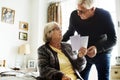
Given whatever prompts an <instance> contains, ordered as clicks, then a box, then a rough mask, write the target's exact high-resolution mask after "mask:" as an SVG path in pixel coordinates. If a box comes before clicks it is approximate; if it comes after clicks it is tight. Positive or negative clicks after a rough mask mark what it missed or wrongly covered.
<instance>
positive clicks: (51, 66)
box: [38, 43, 86, 80]
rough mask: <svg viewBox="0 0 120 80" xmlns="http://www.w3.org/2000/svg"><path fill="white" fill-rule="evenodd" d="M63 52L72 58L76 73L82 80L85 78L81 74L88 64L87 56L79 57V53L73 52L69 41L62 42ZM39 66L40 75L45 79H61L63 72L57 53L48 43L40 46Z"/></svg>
mask: <svg viewBox="0 0 120 80" xmlns="http://www.w3.org/2000/svg"><path fill="white" fill-rule="evenodd" d="M61 46H62V52H63V53H64V54H65V56H66V57H68V59H69V60H70V62H71V64H72V66H73V70H74V71H75V74H76V75H77V77H78V78H79V79H80V80H83V79H82V78H81V76H80V74H79V73H80V72H81V71H82V70H83V69H84V68H85V66H86V59H85V57H82V58H79V57H78V56H77V53H75V52H72V48H71V45H70V44H68V43H61ZM38 67H39V71H40V76H41V77H42V78H44V80H61V79H62V76H63V73H62V72H60V66H59V61H58V57H57V53H56V52H55V51H53V50H52V49H51V48H50V46H49V45H48V43H46V44H45V45H42V46H41V47H39V48H38Z"/></svg>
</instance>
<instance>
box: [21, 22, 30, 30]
mask: <svg viewBox="0 0 120 80" xmlns="http://www.w3.org/2000/svg"><path fill="white" fill-rule="evenodd" d="M19 29H21V30H25V31H28V23H27V22H22V21H20V22H19Z"/></svg>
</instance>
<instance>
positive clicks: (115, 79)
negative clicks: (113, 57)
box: [110, 65, 120, 80]
mask: <svg viewBox="0 0 120 80" xmlns="http://www.w3.org/2000/svg"><path fill="white" fill-rule="evenodd" d="M110 74H111V80H120V66H116V65H114V66H111V73H110Z"/></svg>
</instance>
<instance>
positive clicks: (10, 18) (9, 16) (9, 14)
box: [1, 7, 15, 24]
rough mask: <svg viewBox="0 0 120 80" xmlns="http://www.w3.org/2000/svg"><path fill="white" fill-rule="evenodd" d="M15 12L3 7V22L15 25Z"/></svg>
mask: <svg viewBox="0 0 120 80" xmlns="http://www.w3.org/2000/svg"><path fill="white" fill-rule="evenodd" d="M14 17H15V10H13V9H10V8H6V7H2V14H1V21H2V22H5V23H10V24H14Z"/></svg>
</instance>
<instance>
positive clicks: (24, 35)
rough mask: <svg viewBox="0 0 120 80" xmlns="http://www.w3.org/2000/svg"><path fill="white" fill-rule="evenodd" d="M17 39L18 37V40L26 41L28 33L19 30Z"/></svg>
mask: <svg viewBox="0 0 120 80" xmlns="http://www.w3.org/2000/svg"><path fill="white" fill-rule="evenodd" d="M19 39H20V40H25V41H27V39H28V34H27V33H25V32H19Z"/></svg>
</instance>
